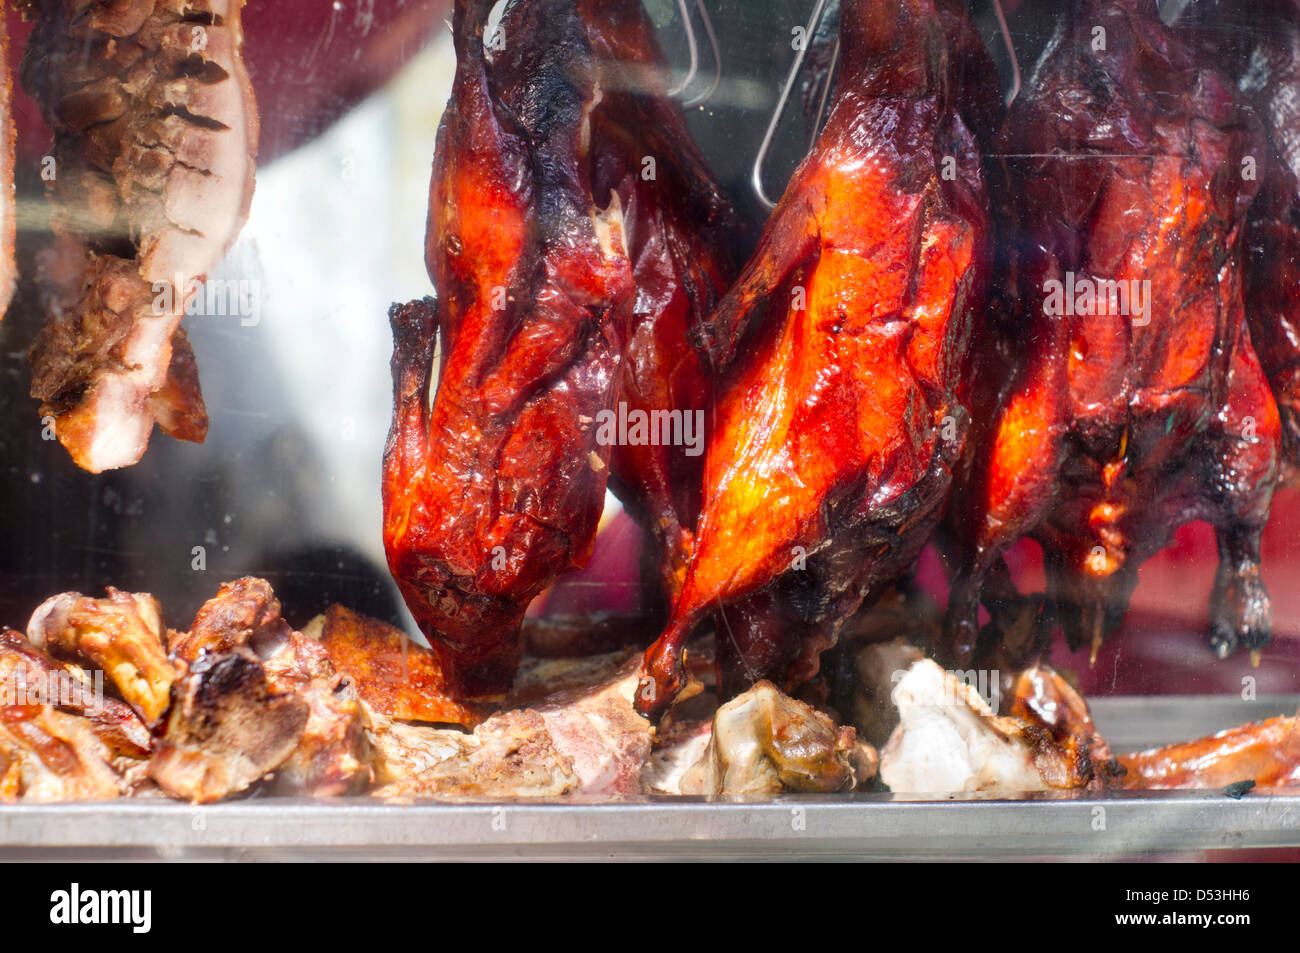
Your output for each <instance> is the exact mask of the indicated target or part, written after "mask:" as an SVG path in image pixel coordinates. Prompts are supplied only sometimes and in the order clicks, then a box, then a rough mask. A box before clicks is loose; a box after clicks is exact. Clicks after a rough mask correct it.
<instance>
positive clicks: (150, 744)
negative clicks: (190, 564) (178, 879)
mask: <svg viewBox="0 0 1300 953" xmlns="http://www.w3.org/2000/svg"><path fill="white" fill-rule="evenodd" d="M638 667H639V660H638V658H637V656H636V654H635V652H633V651H630V650H629V651H623V652H618V653H614V654H607V655H599V656H593V657H587V658H581V659H572V660H531V661H530V662H529V663H527V664H526V665H525V666H524V668H523V669H522V670H521V671H520V673H519V676H518V678H517V679H516V680H515V683H514V686H513V688H512V690H511V693H510V695H509V697H508V698H507V699H506V700H505V701H504V702H503V703H502V704H501V705H499V706H497V705H478V704H466V703H463V702H458V701H456V700H455V699H454V698H453V697H452V696H451V695H450V694H449V693H448V691H447V678H446V675H445V673H444V671H443V670H442V668H441V666H440V665H439V663H438V660H437V657H436V656H435V655H434V654H433V653H431V652H430V651H429V650H428V649H425V648H422V647H421V646H419V645H416V644H414V643H411V642H409V641H408V640H407V639H406V637H405V635H404V634H403V633H402V632H400V631H399V630H397V629H394V628H392V627H391V626H388V625H385V624H383V623H381V622H377V621H375V620H372V619H367V618H365V617H363V616H359V615H357V614H355V613H353V612H350V611H349V610H347V609H345V608H343V607H342V606H331V607H330V608H329V610H328V611H327V612H326V613H325V614H323V615H321V616H318V617H317V618H315V619H313V620H312V622H311V623H310V624H309V625H308V626H307V627H306V628H305V629H304V631H301V632H299V631H295V630H294V629H293V628H292V627H291V626H290V625H289V624H288V623H287V622H285V620H284V618H283V616H282V615H281V607H280V603H279V602H278V600H277V599H276V598H275V595H274V593H273V592H272V591H271V587H270V585H269V584H267V583H266V582H265V581H264V580H261V579H255V578H243V579H239V580H236V581H235V582H232V583H229V584H227V585H225V586H223V587H222V588H221V591H220V592H218V593H217V595H216V596H215V597H214V598H212V599H210V600H209V601H208V602H207V603H205V604H204V605H203V607H202V608H201V609H200V610H199V612H198V614H197V616H196V617H195V619H194V622H193V624H192V625H191V627H190V628H189V630H188V631H184V632H181V631H176V630H174V629H169V628H168V627H167V626H166V625H165V623H164V621H163V614H162V609H161V607H160V606H159V604H158V602H157V600H155V599H154V598H153V597H152V596H150V595H148V594H146V593H127V592H119V591H117V590H112V589H110V590H109V592H108V594H107V596H106V597H105V598H100V599H96V598H91V597H89V596H84V595H81V594H80V593H75V592H73V593H63V594H61V595H57V596H54V597H52V598H50V599H48V600H46V601H45V602H44V603H43V604H42V605H41V606H40V607H39V608H38V609H37V610H36V611H35V613H33V615H32V618H31V620H30V621H29V622H28V624H27V632H26V635H25V636H24V635H23V634H22V633H19V632H15V631H13V630H10V629H5V630H3V631H0V800H25V801H59V800H87V799H100V798H112V797H118V796H128V795H129V796H136V797H149V796H164V795H165V796H168V797H173V798H179V799H183V800H188V801H193V802H199V803H206V802H211V801H216V800H220V799H222V798H226V797H230V796H235V795H240V794H254V793H268V794H280V795H297V796H319V797H325V796H332V795H345V794H360V793H369V794H373V795H375V796H379V797H388V798H394V797H417V796H422V797H432V796H437V797H462V798H474V797H479V798H483V797H543V796H559V795H564V794H575V793H584V794H599V795H611V796H613V795H628V794H639V793H642V792H643V791H644V792H649V793H654V792H658V793H674V794H675V793H697V794H718V793H724V792H725V793H737V794H759V793H769V794H770V793H776V792H780V791H784V790H797V791H846V790H852V789H853V788H854V787H858V786H864V785H868V784H869V783H870V782H871V781H872V779H873V778H874V777H875V773H876V752H875V749H874V748H872V747H871V746H870V745H867V744H864V743H862V742H859V741H858V740H857V738H856V733H855V731H854V729H853V728H852V727H841V726H839V725H837V724H835V722H834V721H833V720H832V719H831V718H830V717H829V716H828V715H826V714H825V713H823V712H820V711H817V710H815V709H814V708H812V707H811V706H810V705H807V704H805V703H804V702H801V701H796V700H795V699H792V698H789V697H787V696H785V695H783V694H781V693H780V692H779V691H777V689H776V688H775V687H774V686H772V685H771V684H770V683H760V684H759V685H756V686H755V687H754V688H753V689H751V690H750V691H749V692H746V693H745V694H744V695H742V696H740V697H739V698H737V699H734V700H732V701H731V702H730V703H728V704H727V705H725V706H722V707H721V708H719V707H718V706H717V705H716V702H715V703H714V704H713V705H712V706H709V705H707V704H698V703H697V704H696V705H695V706H694V709H695V711H694V712H693V713H692V714H690V715H689V716H687V715H686V714H685V713H683V715H682V716H681V718H680V719H679V720H678V721H677V722H675V723H674V725H673V726H672V727H671V728H667V726H665V729H666V730H665V731H664V732H663V733H662V735H661V736H660V737H659V738H658V739H656V734H655V731H654V729H653V727H652V726H651V724H650V722H649V721H648V720H647V719H645V718H644V717H642V716H641V715H639V714H637V713H636V711H635V710H634V709H633V706H632V698H633V692H634V690H635V687H636V682H637V672H638ZM702 674H704V675H705V677H708V673H707V672H704V673H702ZM698 687H699V690H700V691H701V692H703V689H704V686H703V684H702V683H700V684H699V686H698ZM701 700H702V701H703V699H701ZM712 709H716V716H715V714H714V712H713V710H712ZM715 723H716V725H717V727H716V728H714V727H713V726H714V725H715Z"/></svg>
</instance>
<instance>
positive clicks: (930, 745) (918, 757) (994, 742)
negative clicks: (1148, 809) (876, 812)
mask: <svg viewBox="0 0 1300 953" xmlns="http://www.w3.org/2000/svg"><path fill="white" fill-rule="evenodd" d="M891 697H892V699H893V702H894V705H895V707H897V709H898V714H899V724H898V727H897V728H895V729H894V732H893V734H892V735H891V736H890V738H889V742H888V743H887V744H886V745H885V747H884V750H883V751H882V752H881V757H880V776H881V779H882V780H883V781H884V782H885V783H886V784H887V785H889V789H890V790H891V791H893V792H894V793H896V794H953V793H959V792H974V791H999V792H1021V791H1046V790H1050V789H1052V788H1053V787H1059V786H1061V785H1060V784H1049V783H1048V781H1047V780H1046V779H1045V776H1044V771H1043V768H1047V776H1048V777H1053V776H1059V775H1058V774H1057V769H1058V768H1059V765H1055V764H1044V763H1043V759H1044V758H1047V759H1048V760H1049V761H1051V760H1053V759H1052V758H1051V754H1050V753H1045V752H1044V751H1042V750H1041V748H1035V746H1034V745H1032V744H1031V742H1030V740H1029V739H1028V738H1027V737H1026V736H1025V734H1024V729H1025V727H1026V726H1025V724H1024V723H1023V722H1020V721H1018V720H1016V719H1012V718H1000V717H998V716H997V715H995V714H994V713H993V710H992V709H991V708H989V706H988V705H987V704H986V703H985V702H984V700H983V699H982V698H980V696H979V693H978V692H976V691H975V689H974V688H972V687H971V686H970V685H966V684H964V683H962V682H961V681H959V680H958V679H957V678H955V677H954V676H953V675H951V674H949V673H948V672H945V671H944V670H943V669H941V668H940V667H939V666H938V665H936V664H935V663H934V662H933V661H931V660H929V659H922V660H920V661H918V662H915V663H913V664H912V666H911V667H910V668H909V669H908V670H907V673H906V674H905V675H904V676H903V678H902V679H901V680H900V681H899V683H898V685H897V687H896V688H895V689H894V691H893V694H892V696H891ZM1057 757H1058V758H1060V759H1061V760H1062V761H1063V760H1064V756H1063V755H1060V754H1058V755H1057Z"/></svg>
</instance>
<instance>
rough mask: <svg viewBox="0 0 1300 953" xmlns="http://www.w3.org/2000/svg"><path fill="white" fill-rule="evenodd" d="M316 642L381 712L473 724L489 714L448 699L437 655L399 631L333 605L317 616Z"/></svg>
mask: <svg viewBox="0 0 1300 953" xmlns="http://www.w3.org/2000/svg"><path fill="white" fill-rule="evenodd" d="M309 628H310V627H309ZM304 634H306V633H305V632H304ZM320 642H321V645H322V646H324V648H325V651H326V652H327V653H328V654H329V659H330V662H331V663H333V665H334V668H336V669H337V670H338V671H339V672H341V673H342V674H344V675H346V676H347V677H348V678H350V679H351V680H352V683H353V684H354V685H355V686H356V689H357V694H358V695H359V696H360V698H361V700H362V701H364V702H365V703H366V704H367V705H368V706H369V707H370V708H371V709H372V710H373V711H376V712H379V713H380V714H381V715H386V716H388V717H390V718H398V719H401V720H402V721H426V722H437V723H440V724H449V725H463V726H464V727H466V728H473V727H474V726H475V725H477V724H478V723H479V722H481V721H483V719H485V718H487V717H488V715H490V714H491V713H492V709H491V706H489V705H475V704H467V703H465V702H459V701H457V700H456V699H454V698H452V697H451V696H450V695H449V694H448V692H447V684H446V678H444V677H443V674H442V668H441V667H440V666H439V664H438V656H437V655H435V654H434V653H433V652H432V651H430V650H429V649H426V648H425V647H424V646H422V645H418V644H417V643H415V642H412V641H411V640H410V639H408V638H407V637H406V633H404V632H402V630H401V629H395V628H393V627H392V626H391V625H387V624H385V623H383V622H379V621H377V620H375V619H368V618H366V617H365V616H363V615H360V614H358V613H356V612H353V611H351V610H350V609H345V608H344V607H343V606H339V605H334V606H330V607H329V610H328V611H327V612H326V613H325V616H324V618H323V619H322V620H321V634H320Z"/></svg>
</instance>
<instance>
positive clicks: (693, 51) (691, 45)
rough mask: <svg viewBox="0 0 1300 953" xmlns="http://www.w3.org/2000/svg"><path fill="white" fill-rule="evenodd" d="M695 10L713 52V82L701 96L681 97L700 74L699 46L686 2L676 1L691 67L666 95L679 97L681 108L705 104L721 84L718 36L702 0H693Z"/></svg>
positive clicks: (682, 0) (720, 57) (720, 55)
mask: <svg viewBox="0 0 1300 953" xmlns="http://www.w3.org/2000/svg"><path fill="white" fill-rule="evenodd" d="M695 9H696V10H698V11H699V14H700V23H701V24H702V25H703V26H704V35H705V36H706V37H707V38H708V41H709V48H710V49H711V50H712V51H713V82H712V83H711V84H710V85H709V87H708V89H706V90H705V91H704V93H703V94H702V95H699V96H691V97H686V96H685V95H683V94H684V93H685V92H686V90H687V89H689V88H690V85H691V83H693V82H695V78H696V77H697V76H698V75H699V73H700V44H699V41H698V40H697V39H696V36H695V25H694V23H693V22H692V21H691V13H690V10H688V9H687V7H686V0H677V12H678V13H679V14H680V15H681V18H682V26H683V27H685V29H686V49H687V55H688V56H689V57H690V64H691V65H690V67H689V68H688V69H687V71H686V75H685V77H683V78H682V81H681V82H679V83H678V84H677V85H675V86H674V87H673V88H672V89H670V90H668V95H669V96H673V97H680V98H681V100H682V105H683V106H698V105H699V104H700V103H703V102H706V101H707V100H708V99H709V98H710V97H711V96H712V95H713V94H714V93H715V92H717V89H718V85H719V84H720V83H721V82H722V51H721V48H720V47H719V45H718V35H717V33H716V32H715V31H714V29H713V20H712V19H711V18H710V17H709V11H708V10H707V9H706V8H705V6H704V0H695Z"/></svg>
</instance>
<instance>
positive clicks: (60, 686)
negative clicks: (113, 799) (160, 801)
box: [0, 629, 153, 759]
mask: <svg viewBox="0 0 1300 953" xmlns="http://www.w3.org/2000/svg"><path fill="white" fill-rule="evenodd" d="M0 684H2V685H4V686H5V688H6V689H12V690H14V691H18V690H21V691H23V693H24V694H25V695H26V696H28V697H30V696H32V695H36V696H37V697H44V698H48V702H49V704H50V705H51V706H53V707H55V708H57V709H58V710H59V711H61V712H64V713H66V714H69V715H81V716H82V717H84V718H87V719H88V720H89V722H90V729H91V731H93V732H94V733H95V736H96V737H97V738H99V740H100V741H102V742H103V743H104V744H105V745H106V746H107V747H108V750H109V752H110V754H111V755H112V756H114V757H125V758H135V759H142V758H147V757H149V752H150V750H151V749H152V747H153V741H152V739H151V738H150V736H149V728H148V727H147V726H146V725H145V723H144V722H143V721H141V720H140V716H139V715H137V714H136V713H135V711H134V710H133V709H132V708H131V707H130V706H129V705H127V704H125V703H124V702H121V701H118V700H117V699H116V698H113V697H112V696H109V695H105V696H104V697H103V699H102V700H100V699H99V698H97V697H96V692H95V683H94V680H93V679H92V678H91V676H90V673H89V672H87V671H85V670H84V669H82V668H81V667H80V666H78V665H73V664H71V663H68V662H59V661H57V660H55V659H54V658H51V657H50V656H49V655H47V654H46V653H45V652H42V651H41V650H40V649H38V648H37V647H36V646H34V645H32V644H31V643H30V642H28V641H27V639H25V638H23V636H22V635H20V634H19V633H17V632H14V631H13V630H12V629H4V630H0ZM15 700H16V699H15Z"/></svg>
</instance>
